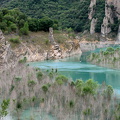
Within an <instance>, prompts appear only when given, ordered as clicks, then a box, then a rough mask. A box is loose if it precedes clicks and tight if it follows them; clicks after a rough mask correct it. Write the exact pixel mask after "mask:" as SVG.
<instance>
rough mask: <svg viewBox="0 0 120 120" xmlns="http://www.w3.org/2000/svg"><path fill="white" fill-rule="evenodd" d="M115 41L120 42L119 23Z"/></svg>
mask: <svg viewBox="0 0 120 120" xmlns="http://www.w3.org/2000/svg"><path fill="white" fill-rule="evenodd" d="M117 41H118V42H120V25H119V29H118V35H117Z"/></svg>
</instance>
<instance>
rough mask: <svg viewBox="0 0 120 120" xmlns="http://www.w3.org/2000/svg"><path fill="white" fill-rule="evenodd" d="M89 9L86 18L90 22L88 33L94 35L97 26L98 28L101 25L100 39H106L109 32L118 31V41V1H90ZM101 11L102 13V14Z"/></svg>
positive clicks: (119, 5)
mask: <svg viewBox="0 0 120 120" xmlns="http://www.w3.org/2000/svg"><path fill="white" fill-rule="evenodd" d="M102 4H103V6H102ZM101 7H103V8H101ZM89 9H90V12H89V14H88V18H89V19H90V20H91V26H90V33H91V34H94V33H95V32H96V31H97V30H95V29H96V27H98V24H99V26H100V25H101V35H102V37H106V36H107V35H108V34H109V33H110V32H117V31H118V37H117V40H118V41H120V38H119V30H118V28H119V19H120V0H101V1H100V0H91V4H90V6H89ZM101 11H104V12H103V13H102V12H101ZM100 12H101V13H100ZM102 15H103V16H102ZM101 21H102V22H101ZM100 22H101V23H100ZM96 24H97V25H96Z"/></svg>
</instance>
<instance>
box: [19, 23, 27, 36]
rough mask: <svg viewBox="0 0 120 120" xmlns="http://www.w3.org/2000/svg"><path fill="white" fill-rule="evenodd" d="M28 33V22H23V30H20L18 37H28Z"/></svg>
mask: <svg viewBox="0 0 120 120" xmlns="http://www.w3.org/2000/svg"><path fill="white" fill-rule="evenodd" d="M28 33H29V26H28V22H25V24H24V26H23V28H21V29H20V35H28Z"/></svg>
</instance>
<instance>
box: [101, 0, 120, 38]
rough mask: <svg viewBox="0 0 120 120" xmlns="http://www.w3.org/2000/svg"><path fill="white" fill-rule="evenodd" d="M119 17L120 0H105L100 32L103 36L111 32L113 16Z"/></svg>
mask: <svg viewBox="0 0 120 120" xmlns="http://www.w3.org/2000/svg"><path fill="white" fill-rule="evenodd" d="M115 17H117V18H118V19H120V1H119V0H106V4H105V17H104V19H103V24H102V25H101V33H102V35H103V36H104V37H105V35H107V34H108V33H110V32H111V27H110V24H114V22H115V21H114V18H115Z"/></svg>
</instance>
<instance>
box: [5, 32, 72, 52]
mask: <svg viewBox="0 0 120 120" xmlns="http://www.w3.org/2000/svg"><path fill="white" fill-rule="evenodd" d="M17 36H18V35H17V34H9V35H5V38H6V40H7V41H10V38H15V37H17ZM54 39H55V42H57V43H58V44H59V45H60V46H61V47H63V48H64V47H66V46H67V47H68V46H69V45H68V42H67V41H70V40H71V39H70V38H69V37H68V35H67V34H65V33H63V32H58V31H54ZM20 41H21V42H22V43H25V44H27V45H34V46H40V48H41V49H44V50H49V49H50V48H51V44H50V43H49V33H48V32H43V31H40V32H29V35H28V36H20ZM10 44H11V47H12V48H13V49H15V48H17V47H18V46H19V44H15V43H11V42H10Z"/></svg>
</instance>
